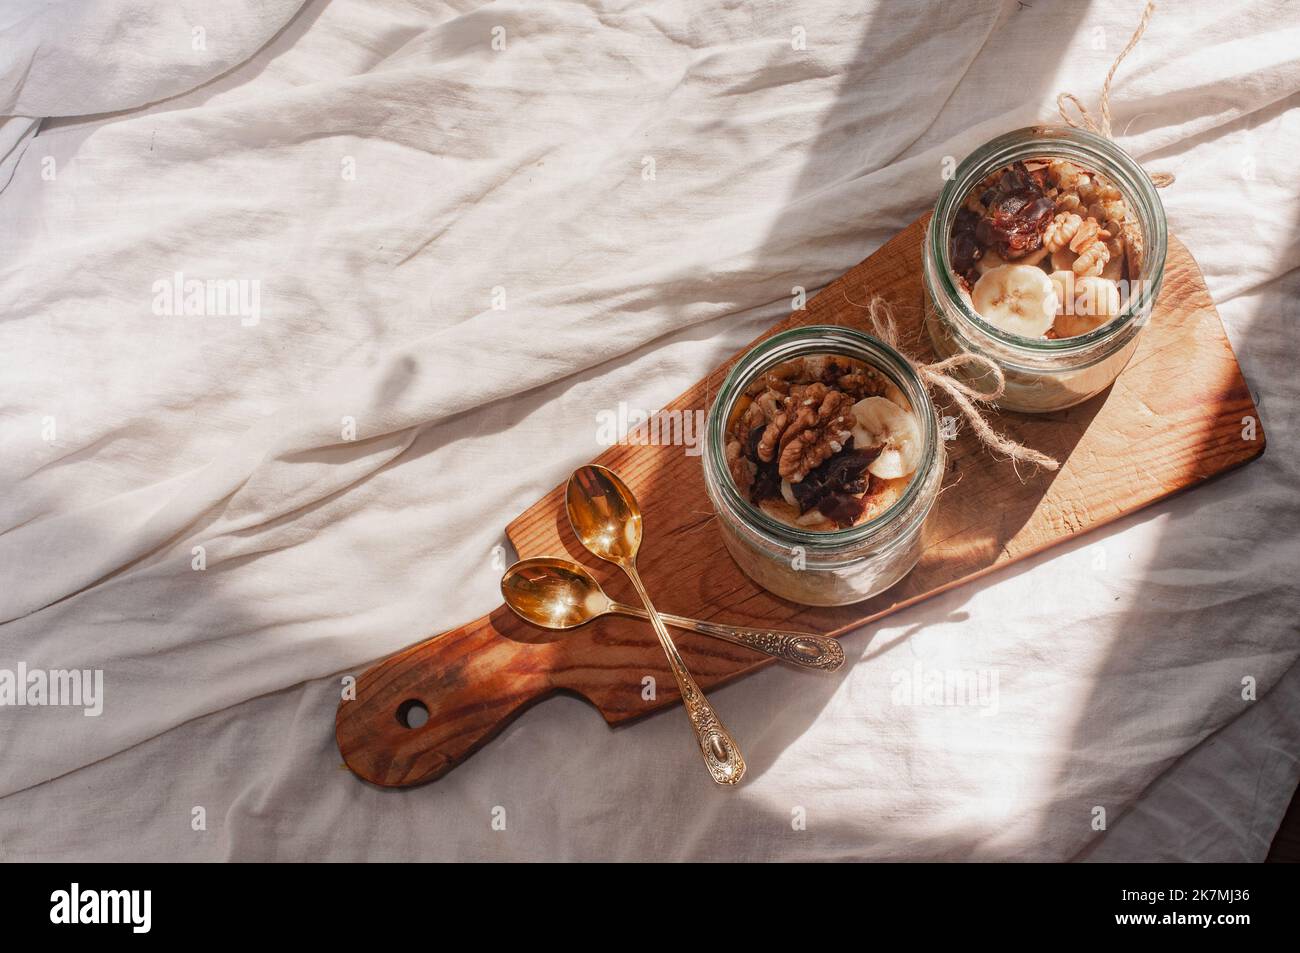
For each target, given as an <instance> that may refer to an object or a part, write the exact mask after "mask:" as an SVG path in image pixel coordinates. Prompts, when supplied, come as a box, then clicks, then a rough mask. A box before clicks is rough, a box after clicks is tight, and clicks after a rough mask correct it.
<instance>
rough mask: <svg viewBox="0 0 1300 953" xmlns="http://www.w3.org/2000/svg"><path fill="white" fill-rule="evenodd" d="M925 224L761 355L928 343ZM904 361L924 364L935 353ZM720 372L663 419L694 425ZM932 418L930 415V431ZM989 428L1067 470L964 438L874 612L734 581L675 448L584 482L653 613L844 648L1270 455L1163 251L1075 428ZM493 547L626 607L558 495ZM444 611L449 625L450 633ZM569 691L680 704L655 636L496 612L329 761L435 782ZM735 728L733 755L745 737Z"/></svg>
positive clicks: (763, 660) (1195, 296) (709, 664)
mask: <svg viewBox="0 0 1300 953" xmlns="http://www.w3.org/2000/svg"><path fill="white" fill-rule="evenodd" d="M926 221H927V219H926V218H923V219H921V220H920V221H917V222H914V223H913V224H912V225H911V226H909V227H908V228H907V229H905V230H904V231H903V232H901V233H900V234H899V235H897V236H896V237H895V238H894V239H893V240H892V241H890V242H889V243H888V244H886V245H885V246H884V247H882V248H881V249H880V250H878V251H877V252H876V253H875V254H873V255H872V256H871V257H870V258H868V259H866V260H865V261H863V262H862V263H861V264H859V265H857V266H856V267H855V268H853V269H852V270H851V271H849V272H848V273H847V274H845V275H844V276H843V277H841V278H839V279H837V280H836V281H834V282H833V283H831V284H830V285H829V286H828V287H827V288H826V289H825V290H824V291H822V292H821V294H819V295H817V296H816V297H815V298H813V299H812V300H811V301H809V302H808V306H807V309H806V310H804V311H800V312H796V313H795V314H794V315H793V316H792V317H790V318H789V319H787V320H785V321H782V322H781V323H780V324H778V325H776V326H775V327H773V328H772V329H771V330H770V331H768V333H767V334H766V335H764V337H767V336H769V335H771V334H775V333H776V332H777V331H782V330H785V329H786V328H789V327H793V326H796V325H801V324H838V325H845V326H849V327H857V328H861V329H863V330H866V326H865V321H864V314H865V312H864V310H863V309H862V308H860V307H856V306H855V305H854V304H853V303H851V302H857V303H859V304H861V303H865V302H866V301H868V300H869V299H870V297H871V295H872V294H873V293H875V294H880V295H882V296H883V297H884V298H885V299H887V300H888V301H889V302H890V304H891V305H893V307H894V310H895V313H896V315H897V317H898V319H899V323H900V326H902V327H904V328H910V329H911V331H912V333H914V334H916V335H918V338H917V340H918V341H921V340H923V339H924V335H921V334H920V319H921V315H922V313H923V308H924V307H925V298H924V291H923V288H922V281H921V245H922V240H923V237H924V234H925V226H926ZM915 350H916V351H918V352H919V354H921V355H924V356H925V357H926V358H927V359H932V357H933V355H932V354H931V352H930V351H929V348H928V341H925V343H924V344H918V346H917V348H916V349H915ZM737 356H739V355H737ZM734 359H735V358H733V359H732V361H734ZM732 361H728V362H727V364H725V365H723V366H722V367H719V368H718V369H717V370H715V371H714V372H713V373H712V374H711V375H709V377H708V378H707V379H705V380H703V381H701V382H700V383H698V384H696V385H695V386H694V387H692V388H691V389H690V390H688V391H687V392H686V393H684V394H683V395H681V397H679V398H678V399H677V400H675V401H673V402H672V403H671V404H670V405H669V409H681V410H695V409H706V410H707V408H708V407H709V405H710V403H711V402H712V398H713V396H714V395H716V394H717V392H718V388H719V385H720V384H721V382H722V379H723V377H724V375H725V373H726V371H727V369H728V368H729V367H730V365H731V363H732ZM617 397H618V395H616V394H611V395H610V397H609V403H610V404H611V405H614V404H616V403H617ZM942 406H943V405H942V402H940V407H941V412H943V411H942ZM1246 418H1255V423H1254V426H1255V434H1254V439H1253V440H1250V439H1246V436H1244V433H1245V432H1246V428H1247V427H1248V424H1249V422H1248V421H1246ZM993 422H994V425H995V426H996V427H998V428H999V429H1001V430H1003V431H1004V432H1006V433H1007V434H1009V435H1010V436H1011V437H1013V438H1014V439H1016V440H1018V441H1020V442H1022V443H1025V444H1028V445H1029V446H1031V447H1035V448H1037V449H1039V450H1043V451H1045V452H1047V453H1049V454H1052V455H1053V456H1055V457H1056V458H1057V459H1058V460H1061V461H1062V465H1061V469H1060V470H1059V471H1057V472H1056V473H1049V472H1046V471H1039V472H1024V473H1022V475H1021V476H1022V479H1018V478H1017V477H1016V475H1015V473H1014V472H1013V470H1012V467H1011V465H1010V464H1009V463H1008V462H1006V461H1003V460H997V459H994V458H993V457H992V456H990V455H989V454H988V453H987V452H986V451H985V450H983V449H982V448H981V446H980V445H979V443H978V441H977V440H976V439H975V438H974V437H973V436H972V435H971V434H970V432H969V428H968V427H964V428H963V432H962V433H961V434H960V435H959V436H958V437H957V439H956V440H954V441H952V442H950V443H949V445H948V471H949V472H948V473H947V475H946V477H945V481H944V482H945V488H951V489H948V491H947V492H944V493H942V494H941V495H940V497H939V500H938V503H937V505H936V509H935V512H934V513H933V514H932V516H931V518H930V522H929V524H928V525H927V532H926V543H925V550H924V554H923V555H922V557H921V560H920V562H919V563H918V564H917V566H916V568H915V569H914V570H912V572H911V574H910V575H908V576H907V577H906V578H905V579H904V580H903V581H902V582H900V583H899V584H898V585H897V586H895V587H894V588H893V589H890V590H889V591H887V592H885V593H883V594H882V595H880V596H877V597H876V598H874V599H871V600H869V601H867V602H863V603H859V604H857V605H852V606H843V607H839V608H809V607H805V606H799V605H795V604H794V603H791V602H786V601H784V600H782V599H779V598H777V597H775V596H772V595H769V594H768V593H766V592H765V591H763V590H762V589H759V588H758V587H757V586H756V585H754V584H753V583H752V582H750V581H749V579H748V578H747V577H746V576H745V575H744V574H743V573H741V571H740V570H739V569H738V568H737V567H736V565H735V563H733V562H732V560H731V558H730V556H729V555H728V554H727V551H726V550H725V549H724V548H723V544H722V538H721V536H720V535H719V533H718V528H717V526H716V524H715V518H714V515H713V508H712V506H711V505H710V503H709V500H708V498H707V496H706V495H705V492H704V478H703V471H702V468H701V462H700V458H699V457H698V456H688V455H687V454H686V453H685V451H684V448H682V447H678V446H622V445H620V446H615V447H612V448H610V449H609V450H607V451H606V452H604V453H602V454H601V455H600V456H599V457H597V458H596V462H598V463H603V464H604V465H606V466H608V467H610V468H612V469H613V470H615V471H616V472H617V473H618V474H619V475H620V476H621V477H622V478H623V479H624V480H625V481H626V482H627V484H628V486H629V487H631V489H632V490H633V492H635V493H636V495H637V497H638V499H639V500H640V502H641V506H642V509H643V511H644V514H645V540H644V543H643V545H642V548H641V557H640V560H639V566H640V569H641V574H642V576H643V577H644V579H645V582H646V585H647V587H648V588H649V590H650V592H651V593H652V594H653V595H654V597H655V603H656V607H657V608H658V609H660V610H661V611H664V612H672V613H676V614H678V615H685V616H694V617H696V618H701V619H716V620H718V621H721V622H729V623H733V624H737V625H749V626H764V627H772V628H782V629H804V630H811V631H815V632H821V633H826V634H832V635H839V634H841V633H845V632H848V631H850V630H852V629H854V628H856V627H858V626H861V625H862V624H863V623H865V622H869V621H871V620H874V619H878V618H880V617H881V616H883V615H886V614H888V613H890V612H893V611H895V610H896V609H899V608H902V607H904V606H908V605H911V604H912V603H914V602H917V601H919V600H921V599H924V598H926V597H927V596H931V595H934V594H935V593H937V592H942V591H943V590H945V589H949V588H951V587H953V586H957V585H960V584H962V583H966V582H970V581H971V580H973V579H976V578H978V577H980V576H982V575H984V574H985V573H988V572H991V571H992V570H994V569H997V568H999V567H1002V566H1005V565H1007V564H1009V563H1012V562H1015V561H1016V560H1018V559H1023V558H1024V557H1026V556H1029V555H1031V554H1033V553H1037V552H1039V551H1041V550H1043V549H1046V548H1047V547H1049V546H1053V545H1056V544H1057V543H1060V542H1063V541H1065V540H1067V539H1070V538H1072V537H1074V536H1077V535H1078V534H1080V533H1084V532H1087V531H1088V530H1091V529H1095V528H1096V527H1098V526H1104V525H1105V524H1107V523H1109V522H1111V521H1112V520H1115V519H1118V518H1119V517H1121V516H1124V515H1125V514H1127V513H1131V512H1133V511H1134V510H1137V509H1140V508H1142V507H1144V506H1148V505H1150V504H1152V503H1155V502H1156V501H1158V500H1162V499H1164V498H1165V497H1167V496H1170V495H1171V494H1173V493H1177V492H1178V491H1179V490H1184V489H1186V488H1188V487H1191V486H1195V485H1196V484H1198V483H1200V482H1201V481H1202V480H1205V479H1207V478H1209V477H1211V476H1214V475H1215V474H1218V473H1222V472H1224V471H1226V470H1231V469H1233V468H1234V467H1238V466H1240V465H1241V464H1243V463H1246V462H1247V461H1250V460H1253V459H1255V458H1256V457H1258V456H1259V455H1260V454H1261V453H1263V452H1264V433H1263V428H1262V426H1260V424H1259V423H1258V412H1257V411H1256V409H1255V404H1254V402H1253V400H1252V399H1251V395H1250V390H1249V389H1248V388H1247V386H1246V382H1245V380H1243V378H1242V375H1241V368H1240V367H1238V365H1237V361H1236V358H1235V357H1234V356H1233V353H1232V348H1231V347H1230V346H1229V344H1228V340H1227V338H1226V337H1225V335H1224V332H1223V326H1222V324H1221V322H1220V321H1219V316H1218V313H1217V312H1216V311H1215V308H1214V302H1213V301H1212V300H1211V299H1210V295H1209V292H1208V291H1207V289H1206V287H1205V281H1204V279H1203V278H1202V276H1201V272H1200V269H1199V268H1198V267H1197V264H1196V262H1195V261H1194V260H1193V258H1192V256H1191V255H1190V254H1189V253H1188V251H1187V249H1186V248H1185V247H1184V246H1183V245H1182V243H1180V242H1179V241H1178V240H1177V239H1174V238H1172V237H1171V238H1170V240H1169V252H1168V259H1167V262H1166V268H1165V278H1164V287H1163V288H1162V290H1161V294H1160V299H1159V302H1158V304H1157V307H1156V309H1155V311H1154V314H1153V316H1152V324H1151V326H1150V327H1149V328H1147V330H1146V331H1145V333H1144V334H1143V337H1142V340H1141V343H1140V344H1139V346H1138V349H1137V353H1136V354H1135V355H1134V357H1133V360H1132V362H1131V363H1130V364H1129V366H1128V367H1127V368H1126V369H1125V370H1124V372H1123V373H1122V374H1121V375H1120V377H1119V379H1118V380H1117V381H1116V382H1115V384H1114V385H1113V386H1112V387H1111V388H1109V389H1108V390H1106V391H1104V392H1103V393H1101V394H1099V395H1097V396H1096V397H1094V398H1092V399H1091V400H1089V401H1087V402H1086V403H1084V404H1081V405H1079V406H1077V407H1073V408H1070V409H1069V410H1065V411H1060V412H1057V413H1053V414H1046V415H1040V416H1031V415H1020V414H1014V413H1007V414H1003V415H1000V416H998V415H994V418H993ZM506 532H507V534H508V536H509V538H510V541H511V542H512V543H513V544H514V546H515V549H516V551H517V552H518V553H519V556H520V557H521V558H523V557H527V556H543V555H559V554H568V555H569V556H571V557H572V558H574V559H577V560H578V561H580V562H582V563H584V564H586V565H587V566H588V567H589V568H590V569H591V571H592V573H593V574H594V575H595V577H596V578H597V579H598V580H600V581H601V584H602V585H603V586H604V587H605V588H606V591H608V592H609V594H610V595H611V596H612V597H613V598H614V599H615V600H617V601H620V602H624V603H629V604H635V603H636V602H637V599H636V596H635V593H634V592H633V591H632V590H631V587H630V585H629V584H628V583H627V582H626V580H625V579H623V578H622V575H621V573H620V572H619V570H618V569H617V567H614V566H612V565H610V564H608V563H603V562H601V561H599V560H597V559H595V558H594V557H591V556H589V555H588V554H587V553H586V552H585V551H584V550H583V549H582V547H581V546H580V545H579V544H578V542H577V541H576V540H575V539H574V537H573V532H572V530H571V529H570V528H569V523H568V519H567V517H566V515H565V510H564V498H563V487H562V486H561V487H557V488H556V489H555V490H553V491H552V492H551V493H549V494H547V495H546V496H545V497H544V498H543V499H541V500H539V501H538V502H537V503H535V504H534V505H533V506H532V507H530V508H529V509H528V510H527V511H526V512H525V513H524V514H523V515H522V516H520V517H519V518H518V519H516V520H515V521H514V522H512V523H511V524H510V525H509V526H508V527H507V528H506ZM454 611H455V609H454V607H448V613H449V614H452V613H454ZM674 638H675V639H676V640H677V642H678V645H679V646H680V648H681V650H682V654H683V656H684V657H685V659H686V661H687V664H688V665H689V666H690V669H691V671H692V673H693V674H694V675H695V677H696V679H697V680H698V681H699V682H700V684H701V685H702V686H703V687H704V688H706V689H707V688H710V687H712V686H716V685H720V684H723V683H724V682H728V681H731V680H732V679H735V678H737V677H739V676H741V675H744V674H746V673H748V672H752V671H754V670H755V669H757V668H758V667H759V666H762V665H766V664H771V662H772V660H771V659H768V658H767V657H765V656H762V655H759V654H757V653H755V652H753V651H750V650H749V649H744V648H740V647H738V646H735V645H731V644H729V643H726V642H719V641H715V640H712V639H708V638H705V637H703V636H698V635H693V634H689V633H685V632H674ZM647 676H651V677H653V678H654V679H655V682H656V686H657V694H656V697H655V698H654V700H650V701H647V700H646V699H645V698H643V697H642V686H643V681H642V680H643V679H645V678H646V677H647ZM807 677H808V678H825V677H834V676H825V675H820V674H817V673H809V674H808V675H807ZM562 690H565V691H570V692H576V693H577V694H579V695H581V696H583V697H584V698H586V699H588V700H589V701H590V702H591V703H592V704H593V705H595V706H596V709H597V710H598V711H599V712H600V713H601V714H602V715H604V716H605V720H606V721H608V722H609V723H610V724H611V725H618V724H621V723H623V722H626V721H629V720H631V719H634V718H638V717H641V716H643V715H646V714H649V713H651V712H654V711H658V710H659V709H662V708H667V707H672V706H677V705H678V702H679V696H678V694H677V690H676V685H675V683H674V681H673V678H672V675H671V673H670V671H669V669H668V666H667V663H666V662H665V660H664V656H663V653H662V651H661V650H660V648H659V644H658V642H657V641H656V639H655V636H654V633H653V631H652V630H651V628H650V626H649V625H648V624H646V623H644V622H640V621H638V620H634V619H623V618H617V617H605V618H602V619H598V620H596V621H595V622H593V623H590V624H588V625H586V626H584V627H582V628H579V629H576V630H572V631H570V632H567V633H556V632H550V631H547V630H543V629H539V628H537V627H534V626H532V625H529V624H528V623H525V622H523V621H521V620H520V619H518V618H517V617H515V615H514V614H513V613H512V612H511V611H510V610H509V609H507V608H506V607H505V606H504V605H503V606H501V607H499V608H498V609H497V610H496V611H494V612H492V613H491V614H489V615H487V616H485V617H483V618H480V619H476V620H474V621H473V622H470V623H468V624H466V625H463V626H461V627H460V628H457V629H453V630H451V631H449V632H445V633H442V634H441V635H437V636H435V637H433V638H431V639H429V640H428V641H425V642H421V643H420V644H418V645H415V646H413V647H411V648H409V649H406V650H405V651H403V652H400V653H398V654H397V655H394V656H392V657H390V658H388V659H387V660H385V661H384V662H382V663H380V664H378V665H376V666H375V667H373V668H371V669H370V670H369V671H367V672H366V673H365V674H364V675H362V676H361V678H360V679H359V680H358V683H357V686H356V698H355V699H354V700H350V701H343V702H342V703H340V705H339V710H338V717H337V720H336V725H335V729H336V734H337V738H338V744H339V749H340V751H341V752H342V753H343V758H344V760H345V761H346V762H347V765H348V767H350V768H351V769H352V770H353V771H354V772H356V773H357V774H358V775H360V776H361V777H362V778H365V779H366V780H368V781H372V782H374V783H376V784H381V785H386V786H400V785H409V784H418V783H420V782H424V781H430V780H432V779H434V778H437V777H439V776H441V775H443V774H445V773H446V772H447V771H449V770H450V769H451V768H453V767H454V766H455V765H457V764H459V763H460V762H461V761H463V760H464V759H465V758H466V757H468V756H469V755H470V754H471V753H472V752H474V751H475V750H476V749H477V748H479V747H480V746H481V745H483V744H484V743H486V742H487V741H489V740H490V739H491V738H492V737H493V736H494V735H495V734H496V733H497V732H499V731H500V730H501V729H502V728H503V727H504V726H505V725H506V724H507V723H508V722H510V721H511V720H512V719H513V718H515V717H516V716H517V715H518V714H519V713H520V712H521V711H522V710H523V709H524V708H526V707H527V706H529V705H531V704H533V703H535V702H538V701H540V700H542V699H544V698H547V697H549V696H551V695H553V694H555V693H556V692H558V691H562ZM413 703H418V705H423V706H424V707H425V708H426V709H427V710H428V713H429V717H428V721H427V722H426V723H425V724H423V725H421V726H419V727H415V728H408V727H407V726H406V724H405V723H404V718H405V716H404V714H403V715H401V716H399V711H401V712H403V713H405V712H406V711H407V710H409V708H410V707H411V705H412V704H413ZM418 705H417V706H416V707H418ZM404 706H405V707H404ZM678 717H681V719H682V744H683V745H688V744H693V741H692V740H691V736H690V730H689V728H688V726H687V723H686V718H685V716H684V714H683V715H679V716H678ZM724 717H725V713H724ZM405 720H409V719H405ZM729 727H730V728H731V730H732V731H733V733H735V735H736V738H737V740H738V742H739V743H740V745H741V748H742V750H743V749H744V739H745V726H744V725H736V724H730V725H729ZM628 743H629V744H630V743H632V742H631V741H629V742H628ZM700 777H701V778H705V777H706V775H705V774H704V773H703V772H701V773H700Z"/></svg>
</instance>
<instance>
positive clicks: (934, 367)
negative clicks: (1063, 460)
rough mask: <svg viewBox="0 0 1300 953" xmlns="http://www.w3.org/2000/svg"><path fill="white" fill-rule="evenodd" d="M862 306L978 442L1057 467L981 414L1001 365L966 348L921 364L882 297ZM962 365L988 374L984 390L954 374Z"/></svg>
mask: <svg viewBox="0 0 1300 953" xmlns="http://www.w3.org/2000/svg"><path fill="white" fill-rule="evenodd" d="M844 300H845V301H848V303H849V304H851V305H853V306H854V307H855V308H861V307H863V305H860V304H858V303H857V302H855V301H852V300H851V299H850V298H849V296H848V293H847V292H846V293H845V295H844ZM865 307H866V311H867V320H868V321H869V322H870V324H871V330H872V331H873V332H874V333H875V335H876V337H878V338H879V339H880V340H882V341H884V342H885V343H886V344H888V345H889V346H890V347H892V348H893V349H894V350H895V351H897V352H898V353H899V354H900V355H901V356H902V358H903V360H905V361H906V362H907V363H908V364H909V365H910V366H911V368H912V370H914V371H915V372H916V375H917V377H919V378H920V379H921V380H922V382H923V383H925V384H926V386H927V387H928V388H937V389H939V390H942V391H943V392H944V393H945V394H947V395H948V396H949V397H951V398H952V401H953V403H955V404H956V405H957V408H958V409H959V410H960V411H961V412H962V415H963V416H964V417H965V418H966V419H967V420H968V421H970V425H971V428H972V429H973V430H974V431H975V435H976V436H977V437H979V439H980V442H981V443H982V444H984V445H985V446H986V447H988V448H990V449H992V450H995V451H997V452H998V453H1003V454H1006V455H1007V456H1008V457H1010V458H1011V459H1013V460H1019V461H1021V462H1023V463H1032V464H1034V465H1035V466H1040V467H1042V468H1043V469H1045V470H1056V469H1059V468H1060V466H1061V464H1060V463H1058V462H1057V461H1056V460H1055V459H1054V458H1052V457H1049V456H1048V455H1047V454H1045V453H1039V452H1038V451H1037V450H1034V449H1033V448H1032V447H1026V446H1025V445H1024V444H1021V443H1017V442H1016V441H1014V440H1012V439H1010V438H1009V437H1005V436H1003V435H1002V434H1000V433H998V432H997V431H996V430H994V429H993V426H992V425H991V424H990V423H989V421H988V418H987V417H985V416H984V411H983V410H982V409H981V405H986V404H990V403H992V402H993V401H995V400H997V399H998V398H999V397H1001V396H1002V394H1003V393H1004V392H1005V391H1006V387H1007V380H1006V377H1005V376H1003V374H1002V368H1000V367H998V366H997V364H995V363H994V362H993V361H991V360H989V359H988V358H987V357H985V356H984V355H982V354H971V353H969V352H962V353H959V354H954V355H953V356H952V357H948V358H945V359H944V360H942V361H936V362H935V363H933V364H923V363H921V362H920V361H918V360H916V359H915V358H914V357H912V355H911V354H909V353H908V349H907V348H906V347H905V346H904V345H903V342H902V335H901V334H900V333H899V330H898V321H897V320H895V318H894V312H893V309H892V308H890V306H889V303H888V302H886V301H885V299H884V298H881V297H880V296H879V295H875V296H873V297H872V299H871V301H870V303H869V304H867V305H866V306H865ZM963 367H966V368H967V369H968V370H970V369H974V370H978V371H979V372H981V374H980V376H982V377H987V378H991V379H992V383H993V386H992V387H990V388H988V389H986V390H979V389H977V388H975V387H972V386H971V385H970V384H968V383H966V382H965V381H964V380H961V379H960V378H958V377H956V376H954V375H955V374H956V373H958V372H959V371H960V370H961V369H962V368H963Z"/></svg>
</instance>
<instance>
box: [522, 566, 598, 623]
mask: <svg viewBox="0 0 1300 953" xmlns="http://www.w3.org/2000/svg"><path fill="white" fill-rule="evenodd" d="M501 595H502V596H504V597H505V600H506V605H508V606H509V607H510V608H511V609H513V610H514V611H515V614H516V615H518V616H520V617H521V618H523V619H525V620H526V621H528V622H531V623H533V624H534V625H540V626H542V627H543V628H547V629H573V628H576V627H577V626H580V625H582V624H583V623H586V622H590V621H591V620H592V619H594V618H596V617H597V616H601V615H605V614H606V613H608V612H610V611H612V609H613V602H612V601H611V600H610V598H609V596H607V595H605V590H604V589H602V588H600V583H598V582H597V581H596V580H595V579H594V578H593V577H592V575H591V573H589V572H587V570H586V568H585V567H584V566H583V565H582V564H581V563H575V562H574V561H573V560H571V559H558V558H554V557H549V556H544V557H540V558H537V559H524V560H521V561H520V562H517V563H515V564H514V565H513V566H511V567H510V568H509V569H507V570H506V574H505V575H504V576H502V577H501Z"/></svg>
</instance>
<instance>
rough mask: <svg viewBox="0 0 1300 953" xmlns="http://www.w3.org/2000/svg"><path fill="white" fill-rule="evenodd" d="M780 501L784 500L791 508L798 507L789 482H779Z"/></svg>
mask: <svg viewBox="0 0 1300 953" xmlns="http://www.w3.org/2000/svg"><path fill="white" fill-rule="evenodd" d="M781 499H783V500H785V501H786V502H787V503H789V504H790V505H791V506H798V505H799V501H798V500H797V499H795V496H794V487H792V486H791V485H790V481H789V480H782V481H781Z"/></svg>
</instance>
